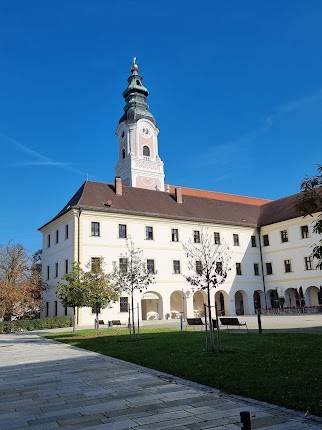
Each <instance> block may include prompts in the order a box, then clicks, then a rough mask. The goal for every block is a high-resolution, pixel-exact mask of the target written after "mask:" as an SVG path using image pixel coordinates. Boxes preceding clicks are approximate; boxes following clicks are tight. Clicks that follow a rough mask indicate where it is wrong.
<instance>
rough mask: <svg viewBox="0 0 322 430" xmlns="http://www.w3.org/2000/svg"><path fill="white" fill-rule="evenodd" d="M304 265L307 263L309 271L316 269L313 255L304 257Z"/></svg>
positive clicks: (306, 267)
mask: <svg viewBox="0 0 322 430" xmlns="http://www.w3.org/2000/svg"><path fill="white" fill-rule="evenodd" d="M304 265H305V270H307V271H310V270H314V267H313V257H312V255H309V256H308V257H304Z"/></svg>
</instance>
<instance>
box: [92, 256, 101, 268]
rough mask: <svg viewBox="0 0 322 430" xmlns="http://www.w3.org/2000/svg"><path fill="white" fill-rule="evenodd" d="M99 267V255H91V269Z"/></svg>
mask: <svg viewBox="0 0 322 430" xmlns="http://www.w3.org/2000/svg"><path fill="white" fill-rule="evenodd" d="M100 267H101V259H100V257H92V258H91V270H92V271H95V270H99V269H100Z"/></svg>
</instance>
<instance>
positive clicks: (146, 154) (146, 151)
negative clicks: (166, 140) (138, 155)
mask: <svg viewBox="0 0 322 430" xmlns="http://www.w3.org/2000/svg"><path fill="white" fill-rule="evenodd" d="M143 156H144V157H150V148H149V147H148V146H146V145H145V146H143Z"/></svg>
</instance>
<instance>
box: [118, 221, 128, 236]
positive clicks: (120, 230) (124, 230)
mask: <svg viewBox="0 0 322 430" xmlns="http://www.w3.org/2000/svg"><path fill="white" fill-rule="evenodd" d="M122 228H123V230H122ZM122 231H123V233H124V232H125V234H124V235H121V232H122ZM119 239H127V224H119Z"/></svg>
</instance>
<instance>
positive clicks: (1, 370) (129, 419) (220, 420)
mask: <svg viewBox="0 0 322 430" xmlns="http://www.w3.org/2000/svg"><path fill="white" fill-rule="evenodd" d="M243 410H248V411H251V414H252V419H253V427H254V428H255V429H263V430H280V429H283V430H306V429H307V430H317V429H322V420H320V419H318V418H316V419H315V418H314V417H313V418H305V417H304V415H303V414H300V413H296V412H294V411H290V410H287V409H285V408H280V407H278V406H274V405H269V404H266V403H262V402H258V401H253V400H250V399H244V398H241V397H238V396H232V395H226V394H224V393H221V392H220V391H219V390H216V389H211V388H209V387H205V386H202V385H199V384H196V383H193V382H191V381H185V380H182V379H180V378H175V377H173V376H171V375H167V374H164V373H162V372H158V371H155V370H151V369H146V368H144V367H141V366H137V365H135V364H131V363H126V362H124V361H122V360H117V359H114V358H111V357H106V356H103V355H100V354H97V353H94V352H90V351H85V350H82V349H79V348H73V347H71V346H69V345H65V344H62V343H58V342H53V341H49V340H47V339H43V338H40V337H38V336H37V335H34V334H17V335H1V336H0V429H1V430H27V429H29V430H31V429H33V430H42V429H43V430H56V429H57V430H61V429H64V430H78V429H82V430H123V429H124V430H125V429H137V430H167V429H176V430H206V429H207V430H212V429H216V430H236V429H240V420H239V413H240V412H241V411H243Z"/></svg>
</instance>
